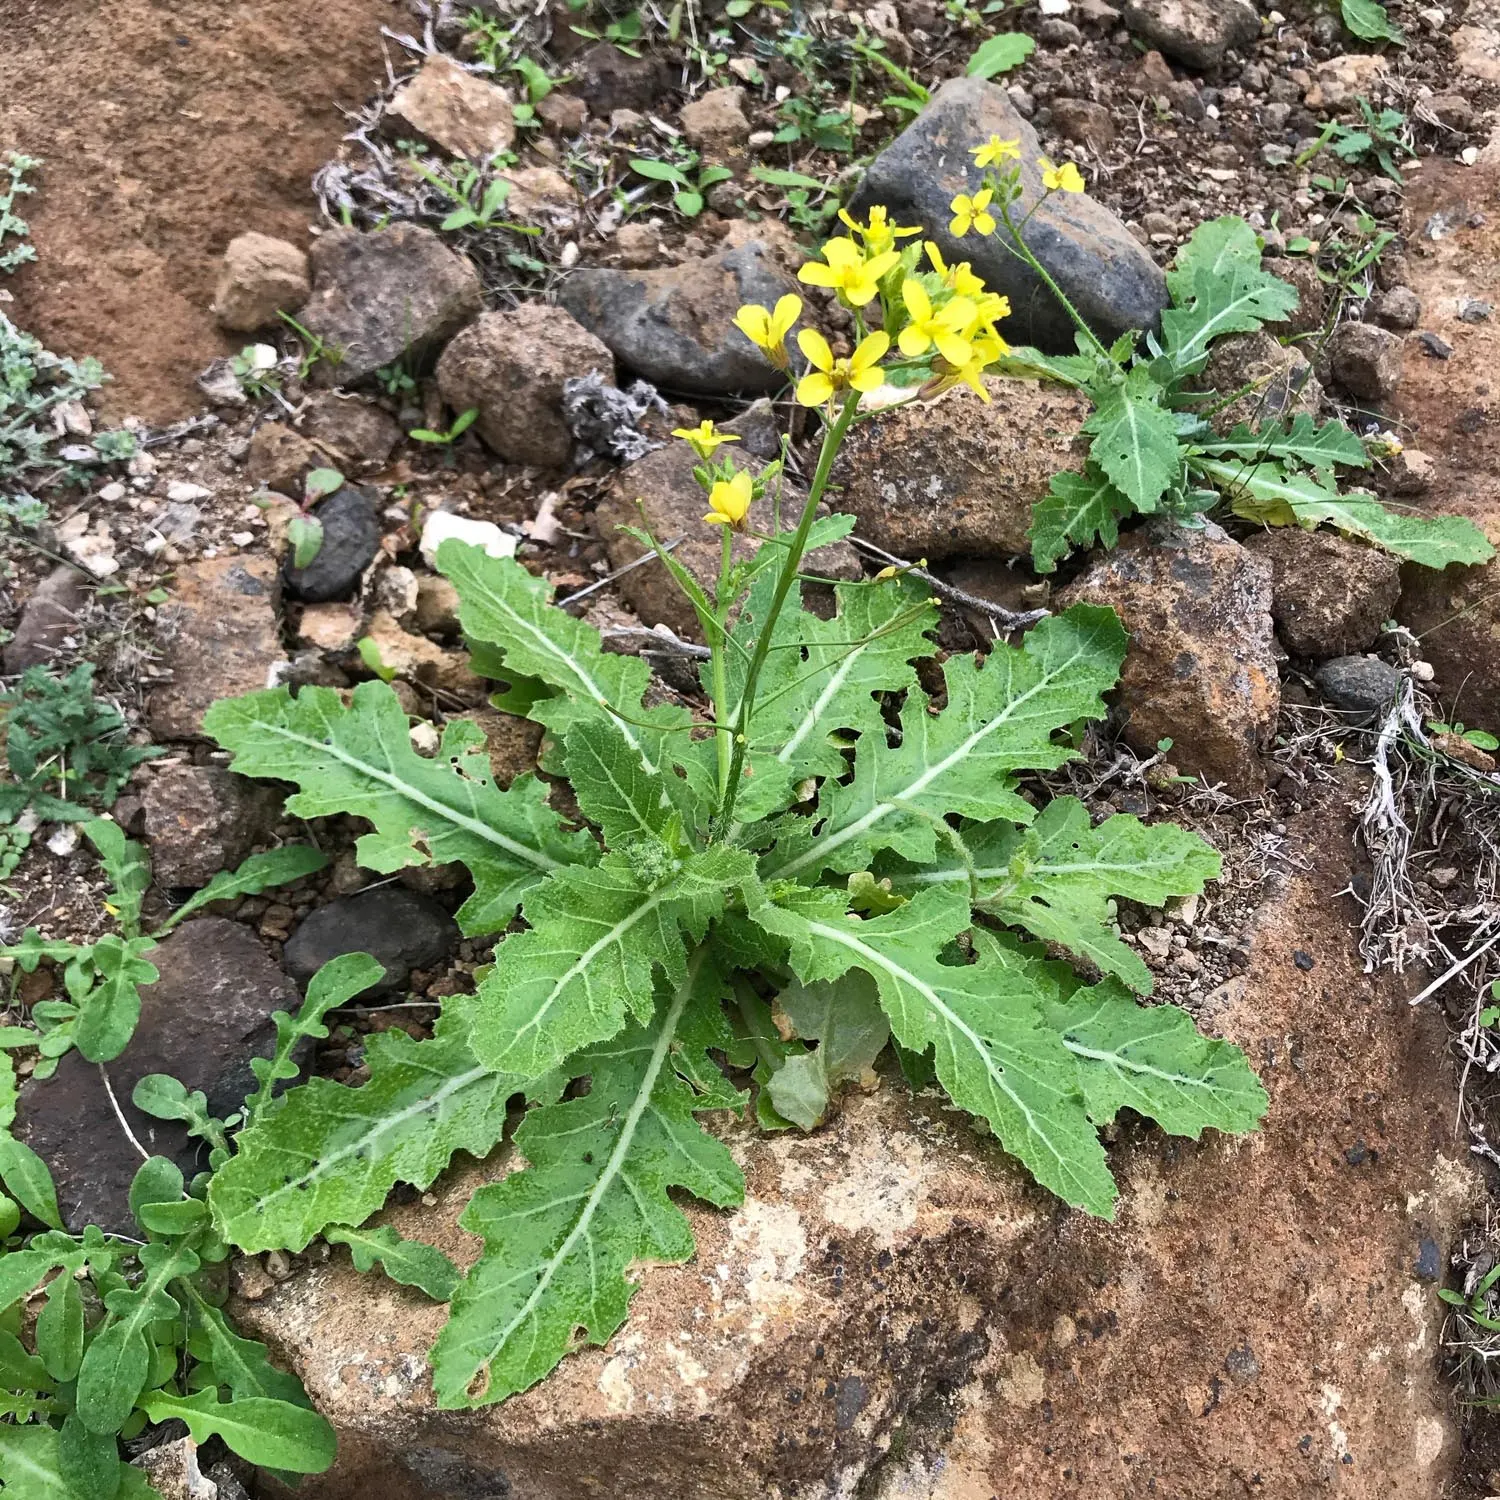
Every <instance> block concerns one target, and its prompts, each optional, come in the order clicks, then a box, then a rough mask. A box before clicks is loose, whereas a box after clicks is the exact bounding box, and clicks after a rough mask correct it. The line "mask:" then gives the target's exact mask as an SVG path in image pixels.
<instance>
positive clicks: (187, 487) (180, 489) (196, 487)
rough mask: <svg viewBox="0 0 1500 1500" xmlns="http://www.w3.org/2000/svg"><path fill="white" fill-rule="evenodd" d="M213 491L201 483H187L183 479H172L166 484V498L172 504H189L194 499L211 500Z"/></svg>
mask: <svg viewBox="0 0 1500 1500" xmlns="http://www.w3.org/2000/svg"><path fill="white" fill-rule="evenodd" d="M213 497H214V492H213V491H212V490H206V489H204V488H203V486H202V485H201V484H189V483H188V481H187V480H185V479H174V480H173V481H172V482H171V484H169V485H168V486H167V499H168V500H170V501H171V502H172V504H173V505H191V504H192V503H193V501H194V500H212V499H213Z"/></svg>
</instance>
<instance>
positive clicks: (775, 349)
mask: <svg viewBox="0 0 1500 1500" xmlns="http://www.w3.org/2000/svg"><path fill="white" fill-rule="evenodd" d="M801 316H802V299H801V298H800V297H798V296H796V295H794V294H793V293H791V292H788V293H787V294H786V296H785V297H783V298H782V299H781V300H780V301H779V302H778V303H777V304H776V307H775V310H774V311H772V310H771V309H770V308H765V307H761V306H760V305H759V304H758V303H754V302H747V303H746V304H745V306H744V307H742V308H741V309H740V310H739V311H738V312H737V313H736V314H735V315H734V326H735V327H736V328H738V329H739V331H740V332H741V333H743V334H744V335H745V337H746V338H747V339H749V340H750V342H751V343H752V344H754V345H755V347H756V348H757V349H759V350H760V351H761V352H762V353H763V354H764V355H765V356H766V358H767V359H769V360H770V361H771V363H772V364H773V365H775V366H776V368H777V369H778V370H784V369H786V368H787V357H786V336H787V334H788V333H790V332H791V328H792V324H793V323H795V322H796V321H797V319H798V318H800V317H801ZM703 456H704V457H705V458H707V457H708V455H707V454H704V455H703Z"/></svg>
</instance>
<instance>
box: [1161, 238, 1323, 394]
mask: <svg viewBox="0 0 1500 1500" xmlns="http://www.w3.org/2000/svg"><path fill="white" fill-rule="evenodd" d="M1167 290H1168V291H1169V292H1170V293H1171V295H1172V304H1173V305H1172V306H1171V307H1169V308H1168V309H1167V310H1166V312H1164V313H1163V314H1162V318H1161V326H1162V337H1163V339H1164V341H1165V344H1166V350H1167V354H1168V356H1169V357H1170V359H1171V361H1172V364H1173V367H1174V368H1175V369H1176V371H1177V373H1178V374H1179V375H1185V374H1190V373H1192V372H1193V371H1196V370H1199V369H1201V368H1202V367H1203V365H1204V364H1205V363H1206V361H1207V359H1208V349H1209V345H1210V344H1211V343H1212V342H1213V340H1214V339H1216V338H1221V337H1222V336H1223V335H1224V334H1226V333H1253V332H1254V331H1255V330H1256V329H1257V328H1259V327H1260V326H1261V324H1262V323H1272V322H1276V321H1277V320H1278V319H1282V318H1286V317H1288V316H1289V315H1290V314H1292V313H1294V312H1295V311H1296V310H1297V305H1298V302H1299V301H1300V297H1299V294H1298V292H1297V289H1296V287H1294V286H1292V285H1290V284H1289V283H1288V282H1285V281H1282V280H1280V279H1279V278H1278V277H1275V276H1272V275H1271V273H1270V272H1269V271H1265V270H1262V269H1261V264H1260V241H1259V240H1258V239H1257V238H1256V234H1255V231H1254V230H1253V229H1252V228H1251V227H1250V226H1249V225H1248V224H1247V223H1246V222H1245V221H1244V220H1243V219H1241V218H1237V217H1235V216H1234V215H1233V214H1226V215H1225V216H1224V217H1222V218H1218V219H1211V220H1209V221H1208V222H1207V223H1206V224H1200V225H1199V226H1198V228H1197V229H1195V230H1194V231H1193V234H1192V237H1191V238H1190V239H1189V240H1188V242H1187V244H1185V245H1184V246H1183V247H1182V248H1181V249H1180V250H1179V251H1178V252H1177V258H1176V260H1175V261H1174V262H1173V265H1172V269H1171V270H1170V271H1168V272H1167Z"/></svg>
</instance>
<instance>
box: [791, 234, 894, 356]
mask: <svg viewBox="0 0 1500 1500" xmlns="http://www.w3.org/2000/svg"><path fill="white" fill-rule="evenodd" d="M900 258H901V257H900V256H899V255H897V254H896V252H895V251H894V250H883V251H881V253H880V254H879V255H872V256H871V257H870V258H869V259H868V260H867V259H866V258H865V256H864V254H863V253H862V252H861V250H860V248H859V246H858V245H856V244H855V243H854V241H853V240H850V239H842V240H829V241H828V243H827V244H826V245H824V246H823V260H824V261H826V262H827V265H824V264H822V262H820V261H816V260H810V261H808V263H807V264H806V265H805V266H803V267H802V269H801V270H800V271H798V272H797V280H798V281H804V282H806V283H807V285H808V286H826V287H832V288H833V289H834V291H836V292H837V293H838V294H839V296H840V297H842V298H843V299H844V301H845V302H847V303H848V304H849V306H850V307H863V306H864V305H865V304H866V303H867V302H870V301H872V300H873V299H874V297H875V294H876V292H878V291H879V290H880V278H881V277H882V276H884V275H885V273H886V272H887V271H889V270H890V268H891V267H892V266H893V265H895V264H896V262H897V261H898V260H899V259H900ZM797 342H798V343H799V344H800V343H801V342H802V340H801V338H800V336H799V337H798V340H797ZM803 352H804V353H805V352H806V351H805V350H804V351H803Z"/></svg>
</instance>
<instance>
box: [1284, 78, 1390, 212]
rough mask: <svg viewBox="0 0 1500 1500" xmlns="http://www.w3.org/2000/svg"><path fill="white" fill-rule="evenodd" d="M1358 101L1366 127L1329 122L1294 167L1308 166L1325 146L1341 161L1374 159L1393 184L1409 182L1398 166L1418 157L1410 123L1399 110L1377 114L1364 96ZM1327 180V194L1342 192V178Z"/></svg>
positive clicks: (1296, 160)
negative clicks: (1400, 162)
mask: <svg viewBox="0 0 1500 1500" xmlns="http://www.w3.org/2000/svg"><path fill="white" fill-rule="evenodd" d="M1355 102H1356V103H1357V104H1358V106H1359V112H1360V116H1361V118H1362V119H1363V121H1364V124H1363V128H1360V127H1356V126H1353V125H1345V124H1343V123H1342V122H1340V121H1338V120H1330V121H1328V123H1327V124H1326V125H1324V127H1323V129H1322V132H1321V133H1320V134H1319V136H1318V138H1317V139H1316V140H1315V141H1313V142H1312V144H1311V145H1309V146H1308V147H1306V148H1305V149H1304V150H1303V151H1301V152H1299V153H1298V155H1297V156H1296V158H1295V165H1297V166H1299V167H1301V166H1306V165H1307V163H1308V162H1309V161H1311V160H1312V159H1313V157H1315V156H1316V155H1317V154H1318V152H1319V151H1321V150H1322V149H1323V148H1324V147H1325V146H1326V147H1327V148H1328V149H1329V150H1330V151H1332V152H1333V154H1334V155H1335V156H1337V157H1338V158H1339V160H1340V161H1347V162H1358V161H1362V160H1363V159H1364V158H1365V157H1372V158H1373V159H1374V161H1375V163H1376V165H1377V166H1378V167H1379V168H1380V170H1381V171H1382V172H1383V173H1384V174H1385V175H1386V176H1387V177H1389V178H1390V179H1391V181H1392V182H1398V183H1404V182H1405V181H1406V179H1405V178H1404V177H1403V176H1402V175H1401V169H1400V167H1398V166H1397V164H1396V163H1397V159H1398V157H1414V156H1416V154H1417V152H1416V148H1415V146H1413V144H1412V136H1411V121H1410V120H1408V119H1407V118H1406V116H1405V115H1404V114H1402V113H1401V111H1400V110H1399V109H1382V110H1381V111H1380V112H1379V113H1378V114H1377V113H1376V111H1375V110H1374V109H1373V108H1372V107H1371V105H1370V101H1369V100H1368V99H1366V98H1364V97H1363V96H1361V97H1360V98H1359V99H1357V100H1356V101H1355ZM1324 180H1325V181H1326V182H1327V184H1328V185H1327V187H1326V188H1325V191H1330V192H1331V191H1335V190H1336V191H1339V192H1342V191H1343V184H1342V179H1340V181H1339V182H1338V183H1335V182H1333V181H1332V180H1330V179H1324Z"/></svg>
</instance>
